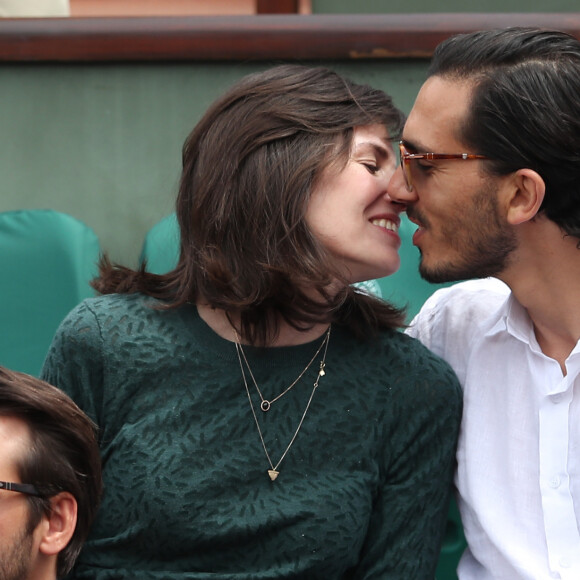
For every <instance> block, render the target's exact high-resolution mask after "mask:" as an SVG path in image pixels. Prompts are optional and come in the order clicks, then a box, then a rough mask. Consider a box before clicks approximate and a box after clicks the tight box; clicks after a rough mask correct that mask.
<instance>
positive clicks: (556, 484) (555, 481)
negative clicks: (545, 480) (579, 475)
mask: <svg viewBox="0 0 580 580" xmlns="http://www.w3.org/2000/svg"><path fill="white" fill-rule="evenodd" d="M561 483H562V480H561V479H560V478H559V477H558V476H557V475H554V477H552V478H551V479H550V487H551V488H552V489H557V488H558V487H560V484H561Z"/></svg>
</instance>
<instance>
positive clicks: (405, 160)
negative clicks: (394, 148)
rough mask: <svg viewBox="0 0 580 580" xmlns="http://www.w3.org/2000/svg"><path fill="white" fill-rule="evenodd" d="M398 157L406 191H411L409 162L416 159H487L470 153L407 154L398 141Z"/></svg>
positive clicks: (403, 146) (411, 180)
mask: <svg viewBox="0 0 580 580" xmlns="http://www.w3.org/2000/svg"><path fill="white" fill-rule="evenodd" d="M399 156H400V159H401V167H402V168H403V176H404V178H405V186H406V187H407V191H413V176H412V170H411V161H415V160H417V159H429V160H431V159H463V160H464V161H468V160H470V159H489V158H488V157H486V156H485V155H474V154H472V153H409V152H408V151H407V148H406V147H405V145H404V144H403V142H402V141H399Z"/></svg>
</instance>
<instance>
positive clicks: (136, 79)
mask: <svg viewBox="0 0 580 580" xmlns="http://www.w3.org/2000/svg"><path fill="white" fill-rule="evenodd" d="M271 64H273V63H259V64H257V63H256V64H239V63H212V64H204V63H192V64H112V65H64V64H63V65H14V64H12V65H6V64H4V65H2V66H0V86H1V87H2V90H1V92H0V95H1V96H0V103H1V106H0V135H2V145H1V146H0V175H2V186H1V194H0V211H4V210H10V209H20V208H35V207H49V208H54V209H57V210H60V211H64V212H67V213H70V214H72V215H74V216H75V217H78V218H80V219H81V220H83V221H85V222H86V223H87V224H89V225H90V226H91V227H92V228H93V229H94V230H95V231H96V232H97V235H98V236H99V238H100V239H101V242H102V244H103V246H104V248H105V249H106V250H108V251H109V252H110V253H111V256H112V257H113V258H114V259H116V260H120V261H122V262H125V263H128V264H134V263H135V262H136V259H137V256H138V253H139V250H140V247H141V243H142V239H143V236H144V234H145V232H146V231H147V230H148V229H149V228H150V227H151V226H152V225H153V224H154V223H155V222H156V221H158V220H159V219H160V218H161V217H163V216H164V215H166V214H168V213H170V212H171V211H172V204H173V199H174V197H175V194H176V189H177V182H178V178H179V170H180V161H181V146H182V143H183V141H184V139H185V137H186V135H187V134H188V133H189V131H190V130H191V129H192V127H193V126H194V124H195V123H196V122H197V120H198V119H199V118H200V116H201V115H202V113H203V112H204V110H205V109H206V108H207V106H208V105H209V103H210V102H211V101H212V100H213V99H214V98H215V97H217V96H218V95H219V94H220V92H222V91H223V90H224V89H225V88H226V87H228V86H229V85H230V84H231V83H233V82H234V81H235V80H236V79H238V78H239V77H241V76H243V75H244V74H246V73H249V72H251V71H254V70H257V69H260V68H265V67H267V66H270V65H271ZM426 65H427V63H426V61H401V62H397V61H372V62H369V61H367V62H352V61H349V62H345V63H336V64H334V65H333V67H334V68H336V69H337V70H339V71H340V72H342V73H344V74H346V75H348V76H350V77H351V78H353V79H354V80H356V81H360V82H368V83H370V84H372V85H375V86H377V87H380V88H383V89H385V90H386V91H388V92H390V93H391V94H392V95H393V97H394V99H395V101H396V103H397V104H398V105H399V106H400V107H401V108H403V109H404V110H405V111H408V110H409V109H410V107H411V105H412V102H413V99H414V96H415V94H416V92H417V90H418V88H419V86H420V85H421V82H422V80H423V77H424V74H425V70H426Z"/></svg>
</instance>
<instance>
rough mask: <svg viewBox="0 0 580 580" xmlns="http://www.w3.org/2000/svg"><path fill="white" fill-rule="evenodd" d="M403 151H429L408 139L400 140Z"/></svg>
mask: <svg viewBox="0 0 580 580" xmlns="http://www.w3.org/2000/svg"><path fill="white" fill-rule="evenodd" d="M401 141H402V142H403V145H404V146H405V149H407V150H408V151H409V152H410V153H428V152H429V149H428V148H427V147H424V146H423V145H421V144H419V143H417V142H416V141H415V142H413V141H409V140H408V139H401Z"/></svg>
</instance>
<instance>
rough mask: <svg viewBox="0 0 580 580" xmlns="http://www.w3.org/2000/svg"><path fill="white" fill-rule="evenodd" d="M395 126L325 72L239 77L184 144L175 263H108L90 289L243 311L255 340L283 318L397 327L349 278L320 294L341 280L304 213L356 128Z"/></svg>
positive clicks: (294, 69) (354, 87)
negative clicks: (159, 267) (165, 268)
mask: <svg viewBox="0 0 580 580" xmlns="http://www.w3.org/2000/svg"><path fill="white" fill-rule="evenodd" d="M403 123H404V116H403V114H402V113H401V112H400V111H399V110H398V109H397V108H396V107H395V106H394V104H393V102H392V100H391V98H390V97H389V96H388V95H387V94H385V93H384V92H383V91H381V90H378V89H374V88H372V87H369V86H367V85H360V84H356V83H353V82H351V81H349V80H347V79H345V78H343V77H342V76H340V75H338V74H337V73H336V72H334V71H332V70H330V69H328V68H324V67H316V68H311V67H305V66H301V65H283V66H278V67H275V68H272V69H269V70H266V71H265V72H260V73H255V74H251V75H249V76H246V77H244V78H243V79H242V80H240V81H239V82H238V83H237V84H235V85H234V86H233V87H232V88H231V89H230V90H229V91H227V92H226V93H225V94H224V95H223V96H222V97H221V98H219V99H218V100H217V101H215V102H214V103H213V105H211V106H210V108H209V109H208V111H207V112H206V113H205V115H204V116H203V117H202V119H201V120H200V122H199V123H198V124H197V126H196V127H195V128H194V129H193V131H192V132H191V133H190V135H189V136H188V138H187V140H186V141H185V145H184V147H183V172H182V176H181V182H180V188H179V195H178V198H177V207H176V213H177V221H178V224H179V229H180V238H181V248H180V258H179V262H178V264H177V266H176V268H175V269H174V270H172V271H171V272H169V273H167V274H164V275H161V276H159V275H155V274H151V273H148V272H147V271H146V269H145V267H146V265H144V267H142V268H141V269H140V270H137V271H135V270H131V269H128V268H124V267H120V266H113V265H111V264H110V263H109V261H108V260H107V259H104V260H102V262H101V269H100V277H99V278H98V279H97V280H96V281H95V282H94V287H95V288H96V289H97V290H98V291H99V292H101V293H112V292H121V293H129V292H142V293H144V294H146V295H148V296H152V297H155V298H158V299H161V300H163V301H165V303H166V306H167V307H168V308H175V307H179V306H181V305H183V304H185V303H187V302H191V303H196V302H198V301H204V302H206V303H208V304H209V305H211V306H212V307H214V308H219V309H223V310H225V311H226V312H228V313H233V314H237V315H239V316H240V319H241V326H242V329H241V330H242V333H243V335H244V336H245V337H246V338H247V339H248V340H250V341H251V342H253V343H257V344H267V342H268V341H269V340H271V339H272V338H273V336H275V335H276V333H277V331H278V324H279V322H280V320H281V319H282V320H285V321H286V322H288V323H290V324H291V325H292V326H294V327H295V328H298V329H304V328H307V327H309V326H310V325H312V324H314V323H316V322H322V321H324V322H328V321H333V322H336V323H338V324H344V325H347V326H349V327H350V328H351V329H352V330H353V331H354V332H355V333H356V334H357V335H359V336H368V335H369V334H372V333H373V331H376V329H377V328H380V327H386V328H395V327H399V326H401V325H402V323H403V318H404V316H403V312H402V311H401V310H399V309H397V308H395V307H394V306H392V305H390V304H387V303H385V302H382V301H380V300H377V299H374V298H372V297H370V296H367V295H365V294H363V293H360V292H358V291H356V290H355V289H353V288H352V287H351V286H349V285H348V282H347V281H346V280H345V281H344V288H343V289H342V290H341V291H339V292H338V294H336V293H333V294H329V293H328V287H329V284H330V283H331V282H332V281H333V280H336V279H337V278H338V279H340V276H339V275H338V274H337V272H336V271H334V270H333V269H332V267H331V266H330V264H331V260H329V257H328V254H327V252H326V250H325V248H324V247H323V245H322V244H321V243H320V242H319V241H318V240H317V239H316V238H315V237H314V236H313V235H312V233H311V232H310V230H309V228H308V225H307V223H306V220H305V214H306V209H307V206H308V202H309V199H310V195H311V194H312V192H313V189H314V187H315V185H316V182H317V179H318V178H319V177H320V175H321V173H322V171H323V170H324V169H325V168H326V167H328V166H329V165H331V164H334V163H338V164H340V163H343V164H344V163H346V161H347V159H348V155H349V151H350V146H351V141H352V135H353V130H354V128H355V127H358V126H364V125H370V124H380V125H383V126H385V127H386V128H387V130H388V132H389V135H390V136H391V137H392V138H393V139H396V138H397V137H398V135H399V133H400V131H401V128H402V125H403ZM313 291H314V292H313Z"/></svg>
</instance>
